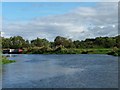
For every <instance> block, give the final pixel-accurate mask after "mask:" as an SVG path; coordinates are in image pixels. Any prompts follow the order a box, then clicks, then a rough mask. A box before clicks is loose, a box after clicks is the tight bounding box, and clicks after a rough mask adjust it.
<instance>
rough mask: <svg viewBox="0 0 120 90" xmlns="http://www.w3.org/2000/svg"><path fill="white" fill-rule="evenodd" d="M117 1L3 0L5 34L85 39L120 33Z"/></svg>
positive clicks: (9, 35) (3, 30)
mask: <svg viewBox="0 0 120 90" xmlns="http://www.w3.org/2000/svg"><path fill="white" fill-rule="evenodd" d="M117 9H118V3H117V2H116V3H113V2H111V3H110V2H109V3H108V2H106V3H105V2H102V3H98V2H79V3H78V2H4V3H2V19H3V24H2V36H3V37H11V36H17V35H20V36H22V37H24V38H25V39H29V40H31V39H35V38H37V37H39V38H46V39H48V40H50V41H53V40H54V38H55V37H56V36H63V37H67V38H71V39H73V40H84V39H86V38H95V37H99V36H116V35H117V34H118V29H117V28H118V21H117V20H118V16H117V15H118V14H117V13H118V10H117Z"/></svg>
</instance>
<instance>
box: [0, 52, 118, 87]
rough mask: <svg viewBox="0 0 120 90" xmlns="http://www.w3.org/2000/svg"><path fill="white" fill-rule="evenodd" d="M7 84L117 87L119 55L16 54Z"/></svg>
mask: <svg viewBox="0 0 120 90" xmlns="http://www.w3.org/2000/svg"><path fill="white" fill-rule="evenodd" d="M9 59H10V60H16V61H17V62H15V63H11V64H6V65H3V73H2V74H3V76H2V87H3V88H117V87H118V57H115V56H110V55H104V54H103V55H102V54H101V55H99V54H77V55H76V54H64V55H39V54H31V55H28V54H12V55H10V57H9Z"/></svg>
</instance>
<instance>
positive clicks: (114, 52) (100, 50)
mask: <svg viewBox="0 0 120 90" xmlns="http://www.w3.org/2000/svg"><path fill="white" fill-rule="evenodd" d="M119 51H120V50H119V49H118V48H89V49H77V48H63V47H58V48H56V49H52V48H46V47H42V48H39V47H36V48H29V49H25V50H24V52H23V54H108V55H114V56H120V54H119Z"/></svg>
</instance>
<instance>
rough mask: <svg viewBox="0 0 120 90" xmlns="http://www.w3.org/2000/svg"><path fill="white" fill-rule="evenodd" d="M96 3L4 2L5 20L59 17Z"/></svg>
mask: <svg viewBox="0 0 120 90" xmlns="http://www.w3.org/2000/svg"><path fill="white" fill-rule="evenodd" d="M95 5H96V3H91V2H88V3H84V2H81V3H78V2H75V3H72V2H60V3H59V2H56V3H55V2H4V3H3V4H2V6H3V8H2V9H3V18H4V19H5V20H20V21H21V20H30V19H33V18H36V17H45V16H50V15H59V14H65V13H68V12H70V11H71V10H73V9H75V8H77V7H94V6H95Z"/></svg>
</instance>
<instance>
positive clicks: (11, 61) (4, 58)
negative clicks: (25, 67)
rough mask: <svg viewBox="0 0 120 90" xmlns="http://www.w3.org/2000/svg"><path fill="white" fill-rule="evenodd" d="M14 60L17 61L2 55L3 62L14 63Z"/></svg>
mask: <svg viewBox="0 0 120 90" xmlns="http://www.w3.org/2000/svg"><path fill="white" fill-rule="evenodd" d="M14 62H16V61H15V60H9V59H8V58H7V57H5V56H2V60H1V63H2V64H8V63H14Z"/></svg>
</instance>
